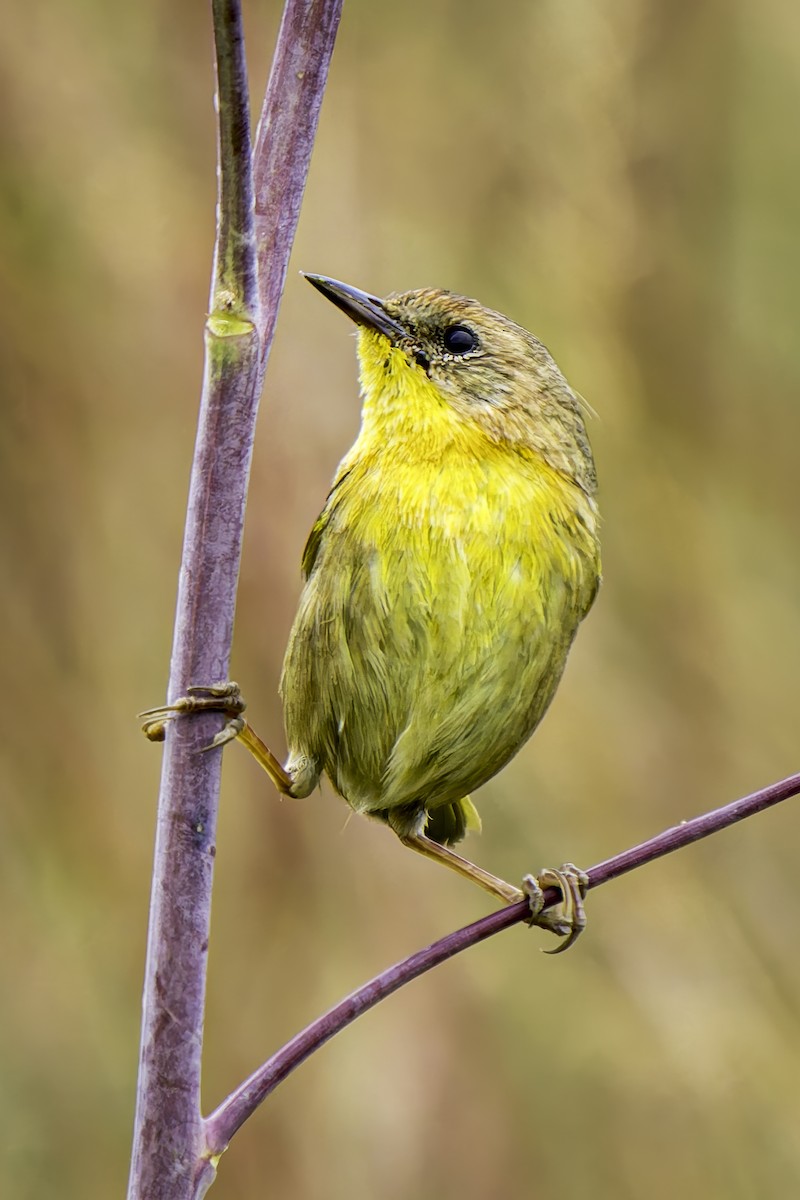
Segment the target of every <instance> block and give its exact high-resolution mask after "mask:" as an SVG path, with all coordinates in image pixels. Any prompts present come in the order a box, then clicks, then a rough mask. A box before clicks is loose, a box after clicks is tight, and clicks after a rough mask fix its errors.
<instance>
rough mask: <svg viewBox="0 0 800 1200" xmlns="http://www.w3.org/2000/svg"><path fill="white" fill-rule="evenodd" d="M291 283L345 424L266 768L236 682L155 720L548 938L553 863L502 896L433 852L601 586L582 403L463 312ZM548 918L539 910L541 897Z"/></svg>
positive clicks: (454, 858)
mask: <svg viewBox="0 0 800 1200" xmlns="http://www.w3.org/2000/svg"><path fill="white" fill-rule="evenodd" d="M306 278H308V280H309V282H311V283H312V284H313V285H314V286H315V287H316V288H318V289H319V290H320V291H321V292H322V293H323V295H325V296H327V297H328V299H329V300H331V301H333V303H334V304H336V305H337V306H338V307H339V308H341V309H342V310H343V311H344V312H345V313H346V314H347V315H348V316H349V317H350V318H351V319H352V320H353V321H355V322H356V324H357V326H358V330H359V332H358V358H359V362H360V367H361V388H362V393H363V412H362V422H361V430H360V432H359V435H358V438H357V440H356V442H355V445H354V446H353V448H352V449H351V450H350V452H349V453H348V454H347V455H346V457H345V458H344V459H343V461H342V462H341V464H340V466H339V469H338V471H337V473H336V477H335V479H334V482H333V486H332V488H331V491H330V494H329V496H328V499H327V502H326V504H325V507H324V509H323V511H322V513H321V515H320V517H319V519H318V520H317V522H316V524H315V525H314V528H313V529H312V531H311V535H310V537H309V539H308V543H307V545H306V548H305V553H304V555H303V574H304V577H305V586H304V588H303V593H302V595H301V598H300V604H299V609H298V613H297V617H296V619H295V623H294V628H293V629H292V633H291V636H290V639H289V645H288V648H287V651H286V659H285V662H284V667H283V677H282V681H281V696H282V698H283V705H284V718H285V725H286V736H287V741H288V746H289V756H288V759H287V761H286V765H285V767H282V766H281V765H280V763H279V762H278V761H277V759H276V758H275V757H274V755H272V753H271V752H270V751H269V750H268V749H267V747H266V746H265V745H264V743H263V742H261V740H260V739H259V738H258V737H257V735H256V734H255V733H254V732H253V731H252V729H251V728H250V727H249V726H248V725H247V724H246V723H245V722H244V720H243V719H242V718H241V716H239V715H238V714H239V713H240V711H241V708H242V707H243V705H242V704H241V701H240V699H239V696H238V690H237V689H235V685H215V686H214V687H211V688H198V689H193V694H192V695H191V696H189V697H186V698H184V699H183V700H181V701H179V702H178V704H177V705H176V706H173V708H172V709H156V710H152V711H151V712H150V713H149V714H145V715H146V716H148V718H149V721H148V725H147V726H146V729H147V728H148V726H149V728H150V732H151V735H154V736H158V727H159V723H161V728H162V729H163V720H164V718H165V717H167V716H169V715H172V714H174V712H176V711H178V712H189V711H197V710H198V709H199V708H208V707H221V708H223V709H225V710H226V711H227V712H228V713H229V715H232V716H233V719H232V720H231V722H230V723H229V726H228V727H227V728H226V729H225V730H223V732H222V733H221V734H220V735H219V736H218V738H217V739H216V744H222V743H223V742H224V741H226V740H228V739H229V738H231V737H233V736H239V737H240V738H241V739H242V740H243V741H244V743H245V744H246V745H247V746H248V748H249V749H250V750H251V751H252V752H253V753H254V754H255V755H256V757H257V758H258V759H259V761H260V762H261V763H262V765H263V766H264V767H265V768H266V770H267V771H268V772H269V774H270V776H271V777H272V779H273V781H274V782H275V784H276V786H277V787H278V788H279V789H280V791H281V792H283V793H285V794H287V795H290V796H297V797H301V796H307V795H309V793H310V792H311V791H313V789H314V788H315V787H317V785H318V784H319V781H320V778H321V777H322V775H323V774H326V775H327V776H328V778H329V779H330V781H331V783H332V784H333V786H334V788H335V789H336V791H337V792H339V794H340V795H341V796H343V797H344V798H345V800H346V801H347V803H348V804H349V805H350V806H351V808H353V809H354V810H355V811H356V812H360V813H364V814H366V815H367V816H370V817H375V818H377V819H379V820H381V821H384V822H385V823H386V824H387V825H389V826H390V828H391V829H393V830H394V831H395V833H396V834H397V835H398V837H399V838H400V840H401V841H402V842H403V843H404V844H405V845H407V846H410V847H412V848H413V849H414V850H417V851H419V852H421V853H423V854H425V855H427V856H428V857H430V858H434V859H436V860H437V861H439V862H442V863H444V864H446V865H447V866H449V867H451V868H453V869H455V870H457V871H458V872H459V873H460V874H462V875H465V876H467V877H468V878H470V879H472V880H473V881H475V882H476V883H478V884H480V885H481V886H482V887H484V888H486V889H487V890H489V891H491V892H492V893H494V894H495V895H497V896H499V897H500V898H501V899H503V900H505V901H507V902H513V901H518V900H520V899H521V898H522V897H523V895H527V896H528V897H529V900H530V903H531V911H532V918H531V920H532V922H533V923H536V924H539V925H543V926H544V927H546V928H549V929H551V930H553V931H554V932H556V933H559V934H565V935H567V940H566V942H565V943H564V944H563V945H562V947H561V948H565V947H566V945H569V944H571V942H572V941H574V939H575V937H576V936H577V934H578V933H579V932H580V930H581V928H582V927H583V924H584V922H585V918H584V915H583V904H582V900H583V895H584V890H585V882H586V881H585V876H582V874H581V872H578V871H577V870H576V869H575V868H573V867H571V866H570V865H569V864H567V865H566V866H565V867H564V868H562V869H561V870H560V871H552V870H547V871H544V872H542V873H541V874H540V875H539V878H538V880H536V879H533V878H532V877H531V876H527V877H526V879H525V880H524V883H523V889H522V890H520V889H519V888H516V887H514V886H512V885H511V884H508V883H506V882H505V881H504V880H502V879H498V878H497V877H496V876H494V875H490V874H489V873H488V872H486V871H484V870H482V869H481V868H480V867H478V866H476V865H475V864H474V863H471V862H469V861H467V860H466V859H464V858H462V857H460V856H459V855H457V854H456V853H455V852H454V851H453V850H451V849H450V846H451V845H452V844H453V843H455V842H458V841H460V840H461V838H463V837H464V834H465V833H466V831H467V830H470V829H472V830H477V829H480V819H479V817H478V814H477V811H476V809H475V807H474V805H473V803H472V801H471V800H470V798H469V793H470V792H471V791H472V790H473V789H475V788H478V787H480V786H481V785H482V784H484V783H486V781H487V780H488V779H491V777H492V776H493V775H495V774H496V772H498V771H499V770H500V769H501V768H502V767H504V766H505V765H506V763H508V762H509V760H510V759H511V758H513V756H514V755H515V754H516V753H517V751H518V750H519V749H520V747H521V746H523V745H524V743H525V742H526V741H527V740H528V738H529V737H530V736H531V734H532V733H533V731H534V730H535V729H536V727H537V725H538V724H539V722H540V721H541V719H542V717H543V716H544V714H545V712H546V710H547V707H548V705H549V704H550V701H551V700H552V698H553V694H554V692H555V690H556V687H557V685H558V681H559V679H560V678H561V673H562V671H563V670H564V665H565V663H566V659H567V654H568V651H569V648H570V646H571V644H572V641H573V638H574V637H575V634H576V632H577V629H578V625H579V624H580V622H581V621H582V619H583V618H584V617H585V616H586V614H587V612H588V611H589V609H590V607H591V605H592V602H593V600H594V598H595V595H596V593H597V589H598V585H599V582H600V551H599V544H598V511H597V503H596V491H597V479H596V474H595V467H594V461H593V458H592V452H591V449H590V446H589V441H588V438H587V435H586V428H585V425H584V421H583V417H582V414H581V407H580V403H579V401H578V399H577V397H576V395H575V393H574V392H573V391H572V390H571V389H570V387H569V385H568V384H567V382H566V380H565V379H564V376H563V375H562V374H561V372H560V371H559V369H558V367H557V366H556V364H555V362H554V361H553V359H552V358H551V356H550V354H549V353H548V351H547V350H546V349H545V347H544V346H543V345H542V344H541V342H539V341H537V339H536V338H535V337H533V336H532V335H531V334H530V333H528V332H526V330H524V329H522V328H521V327H520V326H519V325H515V324H514V323H513V322H512V321H510V320H509V319H508V318H507V317H504V316H501V315H500V314H499V313H496V312H492V311H491V310H489V309H487V308H484V307H483V306H482V305H480V304H479V303H478V302H477V301H475V300H469V299H466V298H465V297H463V296H457V295H454V294H452V293H451V292H446V291H437V290H419V291H411V292H405V293H403V294H401V295H391V296H388V297H387V298H386V299H384V300H381V299H378V298H377V297H375V296H371V295H368V294H367V293H365V292H362V291H359V290H358V289H356V288H353V287H350V286H349V285H347V284H344V283H339V282H337V281H336V280H333V279H328V278H326V277H325V276H321V275H308V276H307V277H306ZM553 884H555V885H556V886H558V887H559V888H560V890H561V892H562V896H563V904H562V911H561V913H560V915H559V913H558V912H554V911H553V910H548V911H542V890H541V889H542V886H546V885H553Z"/></svg>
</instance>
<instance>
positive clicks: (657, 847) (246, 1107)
mask: <svg viewBox="0 0 800 1200" xmlns="http://www.w3.org/2000/svg"><path fill="white" fill-rule="evenodd" d="M798 792H800V774H798V775H791V776H789V777H788V778H787V779H783V780H781V781H780V782H779V783H773V784H771V785H770V786H769V787H765V788H762V789H761V790H760V791H758V792H754V793H753V794H752V795H750V796H745V797H744V798H743V799H741V800H734V801H733V802H732V803H730V804H726V805H724V806H723V807H722V808H717V809H715V810H714V811H713V812H709V813H705V814H704V815H703V816H701V817H695V818H694V819H693V820H691V821H685V822H683V823H682V824H680V825H675V826H674V827H673V828H671V829H667V830H665V832H664V833H660V834H658V836H657V837H654V838H651V839H650V840H649V841H647V842H642V843H641V844H640V845H638V846H634V847H633V848H632V849H631V850H624V851H623V852H622V853H621V854H617V855H615V856H614V857H613V858H609V859H606V861H605V862H602V863H599V864H598V865H597V866H595V867H592V868H591V869H590V870H589V871H588V872H587V874H588V876H589V887H590V888H596V887H600V885H601V884H603V883H608V882H609V881H610V880H612V879H616V878H617V877H618V876H619V875H624V874H625V873H626V872H628V871H633V870H635V869H636V868H637V867H643V866H644V865H645V864H646V863H649V862H653V861H654V860H655V859H657V858H661V857H663V856H664V855H665V854H671V853H672V852H673V851H675V850H680V849H681V848H682V847H684V846H688V845H690V844H691V843H692V842H697V841H700V839H701V838H706V837H709V836H710V835H711V834H712V833H718V832H719V831H720V830H722V829H726V828H727V827H728V826H729V825H734V824H735V823H736V822H737V821H742V820H744V818H745V817H752V816H754V815H755V814H756V813H759V812H763V811H764V810H765V809H767V808H771V807H772V806H773V805H774V804H779V803H780V802H781V801H782V800H787V799H788V798H789V797H790V796H795V795H797V794H798ZM545 897H546V904H547V905H550V904H554V903H555V902H556V901H557V900H558V899H559V896H558V892H557V891H556V890H555V889H553V888H549V889H548V890H547V892H546V893H545ZM528 915H529V910H528V905H527V903H526V902H521V903H519V904H511V905H509V906H508V907H507V908H502V909H499V910H498V911H497V912H494V913H490V915H489V916H488V917H482V918H481V919H480V920H479V921H474V922H473V923H472V924H471V925H467V926H465V927H464V928H463V929H458V930H456V931H455V932H454V933H449V934H447V936H446V937H443V938H440V940H439V941H438V942H434V943H433V945H431V946H428V947H427V948H426V949H425V950H419V951H418V952H417V953H416V954H412V955H411V956H410V957H409V958H406V959H403V961H402V962H399V963H396V964H395V965H394V966H393V967H389V969H388V970H386V971H383V972H382V973H381V974H380V975H378V976H376V977H375V978H374V979H371V980H370V981H369V983H365V984H364V986H363V987H360V988H358V990H357V991H355V992H353V993H352V994H351V995H349V996H347V997H346V998H345V999H344V1000H342V1001H340V1002H339V1004H337V1005H335V1007H334V1008H332V1009H330V1010H329V1011H328V1012H327V1013H325V1014H324V1015H323V1016H321V1017H319V1018H318V1019H317V1020H316V1021H313V1022H312V1023H311V1025H309V1026H308V1027H307V1028H306V1029H304V1030H303V1031H302V1033H299V1034H298V1035H297V1036H296V1037H294V1038H292V1040H291V1041H290V1042H288V1043H287V1044H286V1045H285V1046H283V1047H282V1048H281V1049H280V1050H279V1051H278V1052H277V1053H276V1054H274V1055H273V1056H272V1057H271V1058H270V1059H268V1060H267V1061H266V1062H265V1063H263V1064H262V1066H260V1067H259V1068H258V1070H257V1071H254V1072H253V1074H252V1075H251V1076H250V1078H249V1079H247V1080H245V1082H244V1083H243V1084H242V1085H241V1087H239V1088H237V1089H236V1091H234V1092H232V1093H231V1095H230V1096H228V1097H227V1099H225V1100H224V1101H223V1102H222V1104H220V1106H219V1107H218V1108H217V1109H216V1111H215V1112H213V1113H212V1114H211V1116H210V1117H208V1119H207V1120H206V1139H207V1141H208V1145H209V1146H210V1147H211V1148H212V1150H213V1151H214V1153H221V1152H222V1151H223V1150H224V1149H225V1147H226V1146H227V1145H228V1143H229V1142H230V1140H231V1138H232V1137H233V1135H234V1134H235V1133H236V1131H237V1130H238V1129H240V1128H241V1126H242V1125H243V1124H244V1122H245V1121H246V1120H247V1118H248V1117H250V1116H251V1115H252V1113H253V1112H254V1111H255V1110H256V1108H258V1106H259V1104H261V1103H262V1102H263V1101H264V1100H265V1099H266V1098H267V1096H268V1095H269V1094H270V1092H272V1091H274V1089H275V1088H276V1087H277V1086H278V1084H280V1083H282V1082H283V1080H284V1079H286V1077H287V1076H288V1075H290V1074H291V1072H292V1071H294V1070H295V1068H296V1067H299V1066H300V1064H301V1063H302V1062H305V1060H306V1059H307V1058H308V1057H309V1055H311V1054H313V1053H314V1051H315V1050H318V1049H319V1048H320V1047H321V1046H323V1045H324V1044H325V1042H327V1041H329V1040H330V1038H332V1037H333V1036H334V1035H335V1034H337V1033H339V1032H341V1030H342V1029H345V1028H346V1026H348V1025H349V1024H350V1023H351V1022H352V1021H355V1019H356V1018H357V1017H360V1016H361V1015H362V1014H363V1013H365V1012H367V1011H368V1010H369V1009H370V1008H374V1006H375V1005H376V1004H378V1003H379V1002H380V1001H381V1000H385V999H386V997H387V996H391V994H392V993H393V992H396V991H397V990H398V989H399V988H401V987H404V986H405V985H406V984H407V983H410V982H411V980H412V979H416V978H417V977H418V976H419V975H423V974H424V973H425V972H426V971H430V970H431V969H432V968H433V967H436V966H438V965H439V964H440V963H443V962H445V961H446V960H447V959H449V958H452V957H453V956H454V955H455V954H460V953H461V951H462V950H466V949H467V948H468V947H469V946H475V945H477V944H478V942H482V941H484V940H485V939H486V938H489V937H492V936H494V934H496V933H500V932H501V931H502V930H503V929H508V928H510V927H511V926H512V925H516V924H518V923H519V922H520V921H524V920H525V918H526V917H527V916H528Z"/></svg>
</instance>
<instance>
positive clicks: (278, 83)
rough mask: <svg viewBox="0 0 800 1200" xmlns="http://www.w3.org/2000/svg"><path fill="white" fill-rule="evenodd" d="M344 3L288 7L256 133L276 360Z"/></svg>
mask: <svg viewBox="0 0 800 1200" xmlns="http://www.w3.org/2000/svg"><path fill="white" fill-rule="evenodd" d="M342 3H343V0H287V3H286V7H285V8H284V10H283V19H282V20H281V28H280V33H279V34H278V44H277V46H276V48H275V57H274V58H273V60H272V70H271V72H270V77H269V84H268V85H267V91H266V94H265V96H264V105H263V108H262V109H261V117H260V119H259V122H258V129H257V130H256V145H255V153H254V157H253V171H254V174H255V188H256V241H257V253H258V277H259V288H260V290H261V298H262V304H263V312H264V325H263V328H262V330H261V334H262V338H263V342H264V353H265V355H266V354H268V353H269V349H268V348H269V346H270V344H271V342H272V334H273V331H274V328H275V320H276V317H277V314H278V303H279V301H280V297H281V294H282V293H283V285H284V281H285V279H286V267H287V264H288V261H289V250H290V249H291V245H292V241H293V240H294V231H295V228H296V227H297V218H298V217H299V215H300V203H301V201H302V199H303V187H304V186H305V179H306V175H307V174H308V164H309V159H310V158H311V149H312V146H313V145H314V136H315V134H316V131H317V121H318V119H319V110H320V105H321V104H322V97H323V94H324V92H325V82H326V80H327V77H328V67H329V66H330V61H331V55H332V54H333V46H334V42H335V40H336V31H337V30H338V28H339V19H340V17H341V15H342Z"/></svg>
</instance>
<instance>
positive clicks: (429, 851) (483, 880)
mask: <svg viewBox="0 0 800 1200" xmlns="http://www.w3.org/2000/svg"><path fill="white" fill-rule="evenodd" d="M400 841H401V842H402V843H403V845H404V846H409V847H410V848H411V849H412V850H416V852H417V854H424V855H425V857H426V858H432V859H433V860H434V861H435V862H440V863H442V865H443V866H445V867H449V868H450V870H451V871H457V872H458V874H459V875H463V876H464V878H465V879H471V880H472V882H473V883H477V885H478V887H482V888H483V889H484V891H487V892H491V893H492V895H493V896H497V898H498V899H499V900H504V901H505V902H506V904H516V903H517V902H518V901H520V900H524V899H525V892H523V891H522V889H521V888H518V887H514V885H513V883H506V881H505V880H504V879H500V878H499V877H498V876H497V875H492V874H491V873H490V872H489V871H484V869H483V867H479V866H477V865H476V864H475V863H473V862H470V861H469V859H468V858H462V857H461V855H460V854H456V852H455V850H451V849H450V847H449V846H442V845H440V843H439V842H434V841H433V839H432V838H428V837H425V835H424V833H409V834H405V835H402V834H401V835H400Z"/></svg>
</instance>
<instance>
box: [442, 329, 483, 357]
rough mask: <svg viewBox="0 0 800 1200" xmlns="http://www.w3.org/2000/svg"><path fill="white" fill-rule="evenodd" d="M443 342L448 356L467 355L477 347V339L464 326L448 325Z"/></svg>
mask: <svg viewBox="0 0 800 1200" xmlns="http://www.w3.org/2000/svg"><path fill="white" fill-rule="evenodd" d="M443 341H444V348H445V350H446V351H447V352H448V354H469V352H470V350H474V349H475V347H476V346H477V345H478V339H477V337H476V336H475V334H474V333H473V332H472V330H471V329H467V326H466V325H448V326H447V329H445V331H444V338H443Z"/></svg>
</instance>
